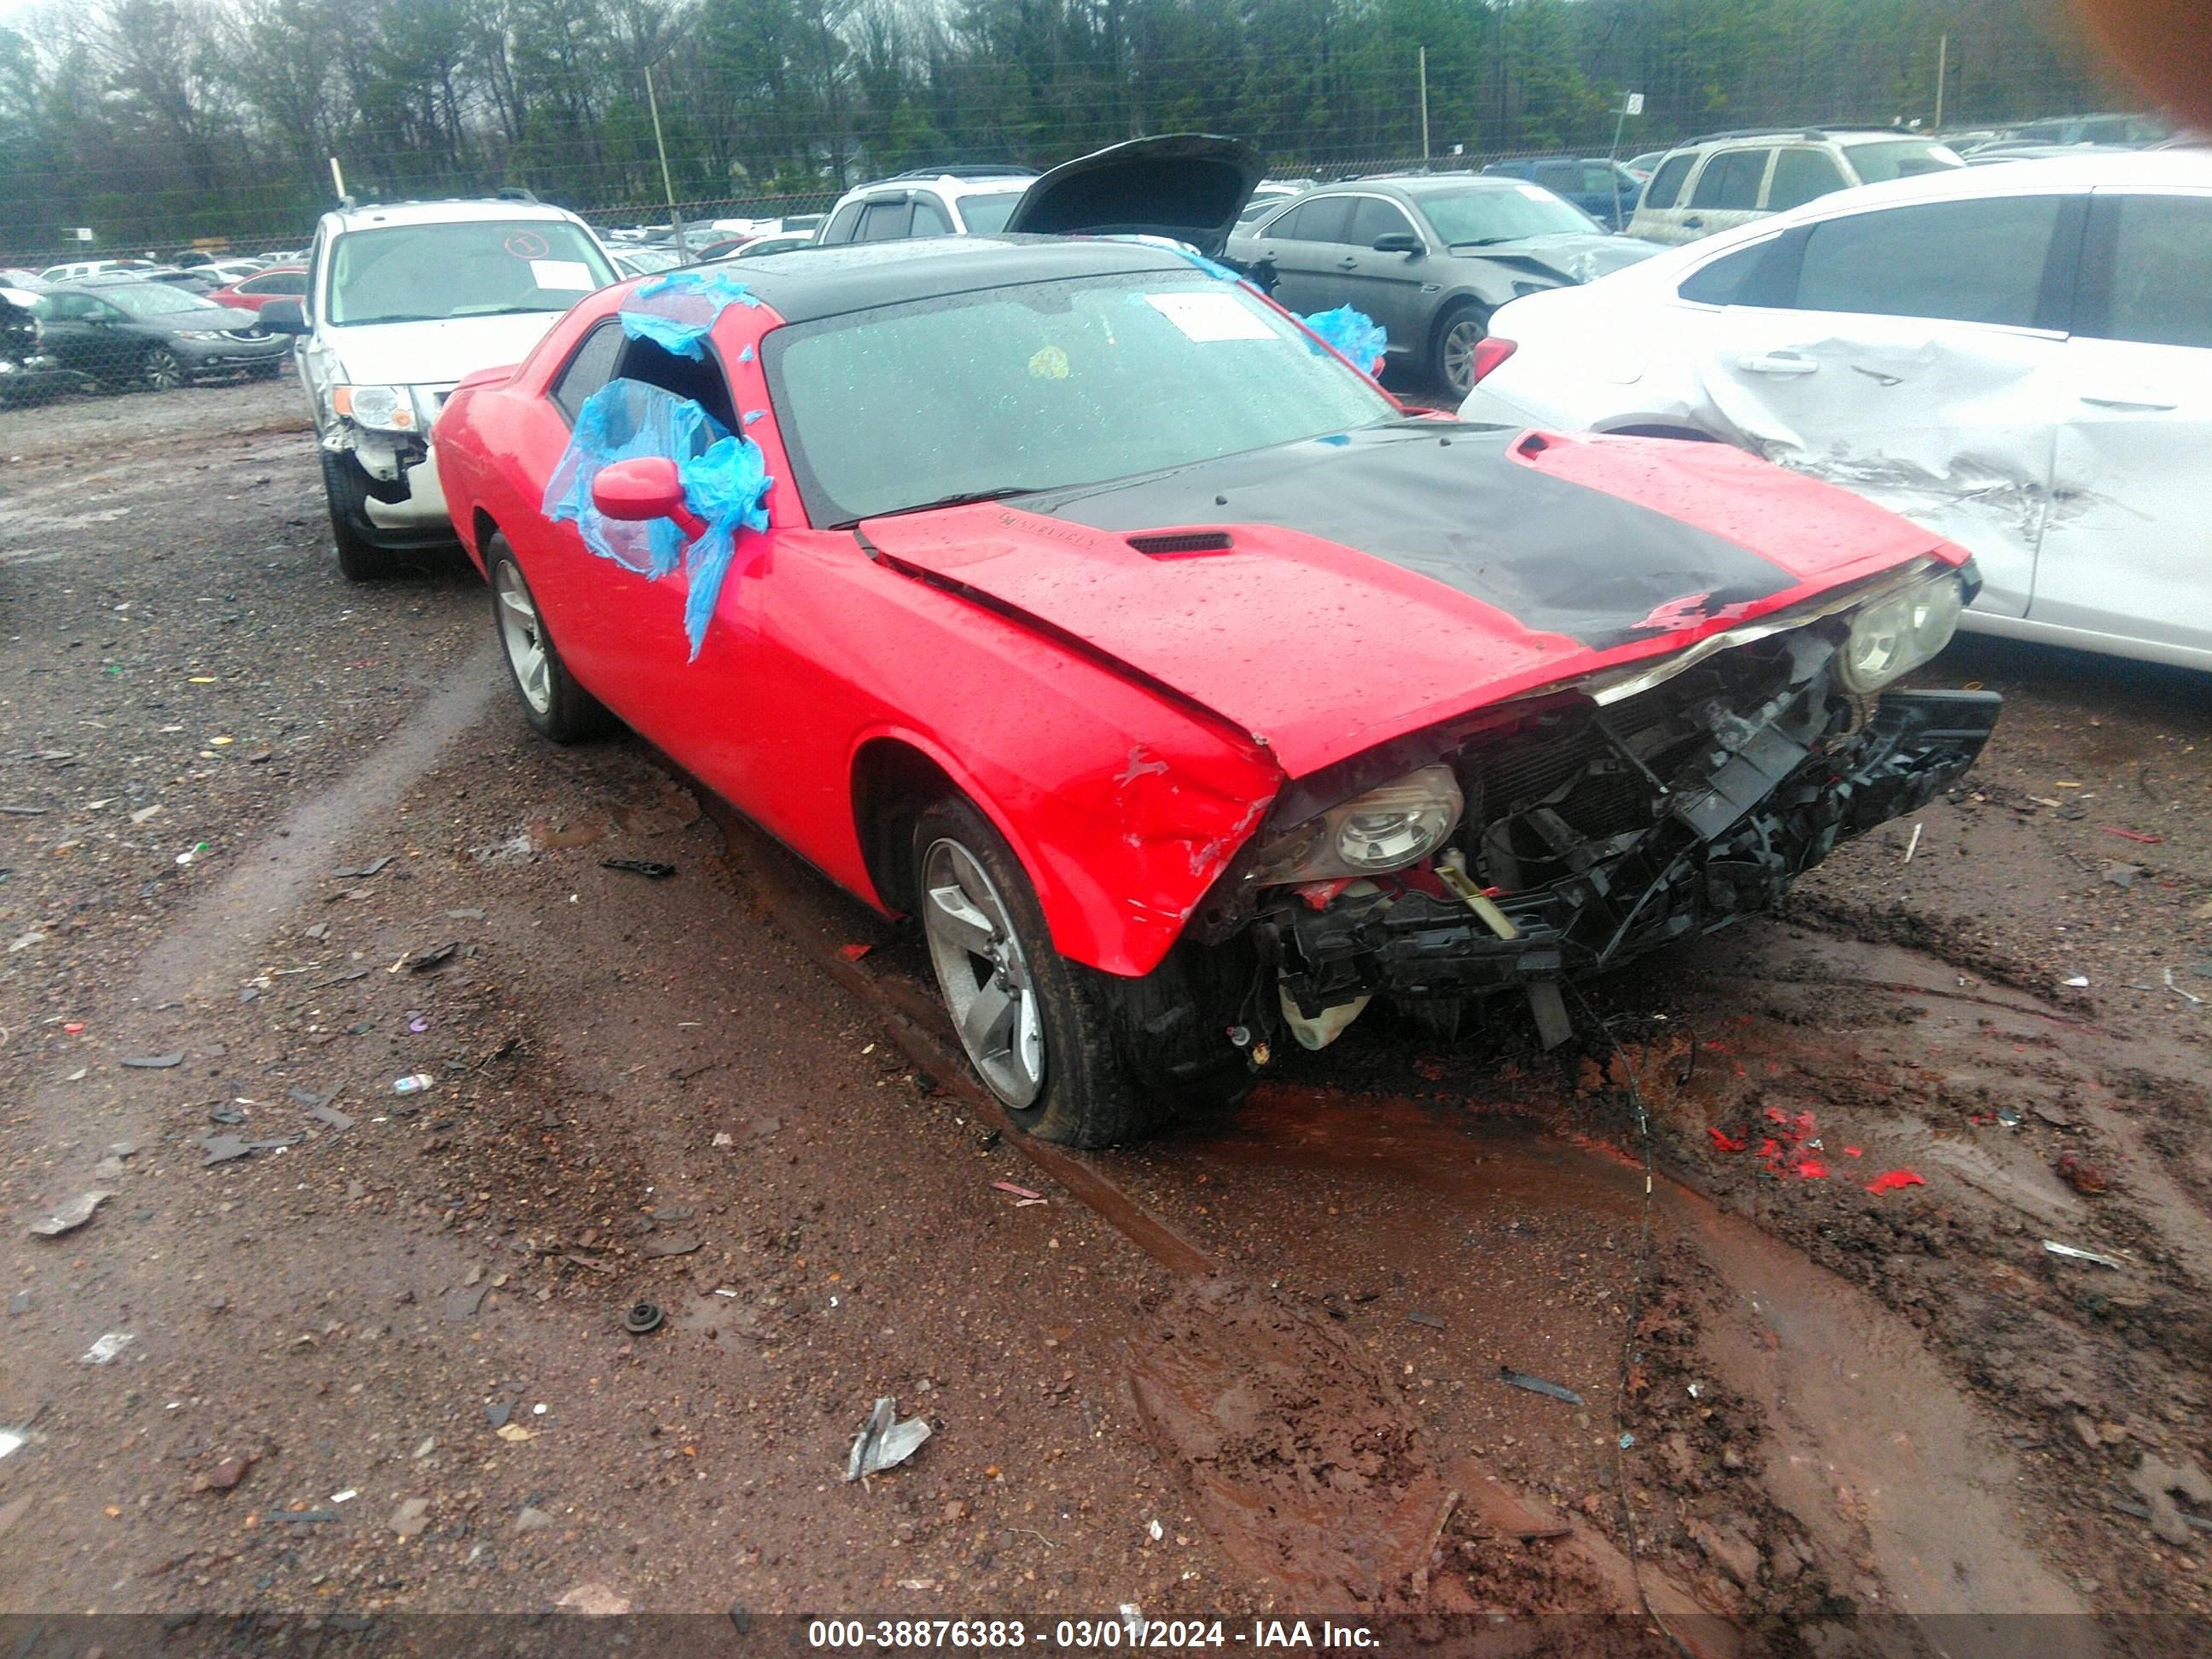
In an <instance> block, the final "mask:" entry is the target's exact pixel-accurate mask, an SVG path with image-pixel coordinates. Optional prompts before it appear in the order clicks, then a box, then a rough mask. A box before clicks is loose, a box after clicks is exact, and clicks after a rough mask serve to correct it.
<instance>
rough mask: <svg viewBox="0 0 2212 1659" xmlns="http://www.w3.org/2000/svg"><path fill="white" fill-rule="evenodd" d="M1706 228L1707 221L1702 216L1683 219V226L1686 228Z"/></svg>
mask: <svg viewBox="0 0 2212 1659" xmlns="http://www.w3.org/2000/svg"><path fill="white" fill-rule="evenodd" d="M1682 228H1683V229H1685V230H1703V229H1704V228H1705V221H1704V220H1703V219H1702V218H1698V219H1685V220H1683V221H1682Z"/></svg>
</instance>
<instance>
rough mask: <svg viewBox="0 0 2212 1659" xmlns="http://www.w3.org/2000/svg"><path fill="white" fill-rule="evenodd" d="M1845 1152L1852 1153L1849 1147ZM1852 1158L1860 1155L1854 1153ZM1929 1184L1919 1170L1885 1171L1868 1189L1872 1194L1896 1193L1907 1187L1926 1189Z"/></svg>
mask: <svg viewBox="0 0 2212 1659" xmlns="http://www.w3.org/2000/svg"><path fill="white" fill-rule="evenodd" d="M1844 1151H1846V1152H1850V1148H1849V1147H1845V1148H1844ZM1851 1156H1852V1157H1854V1158H1856V1157H1857V1156H1858V1154H1857V1152H1852V1153H1851ZM1927 1184H1928V1177H1927V1176H1923V1175H1922V1174H1921V1173H1920V1171H1919V1170H1883V1171H1882V1172H1881V1174H1880V1175H1878V1176H1875V1178H1874V1179H1873V1180H1872V1181H1869V1182H1867V1184H1866V1189H1867V1190H1868V1191H1869V1192H1870V1193H1894V1192H1900V1191H1902V1190H1903V1189H1904V1188H1907V1187H1925V1186H1926V1185H1927Z"/></svg>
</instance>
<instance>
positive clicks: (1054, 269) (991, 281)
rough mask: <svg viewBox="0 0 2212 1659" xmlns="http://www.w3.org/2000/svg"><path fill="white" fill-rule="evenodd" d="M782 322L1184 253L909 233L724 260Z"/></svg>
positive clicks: (1176, 262) (1170, 262)
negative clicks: (901, 236) (895, 238)
mask: <svg viewBox="0 0 2212 1659" xmlns="http://www.w3.org/2000/svg"><path fill="white" fill-rule="evenodd" d="M718 268H720V269H727V270H731V271H733V272H738V271H741V272H742V274H743V279H744V284H745V286H746V287H747V288H748V289H751V290H752V292H753V294H754V295H756V296H757V297H758V298H759V299H760V300H761V301H763V303H764V304H767V305H769V306H772V307H775V310H776V312H777V313H778V314H779V315H781V317H782V318H783V319H785V320H786V321H787V322H793V323H802V322H808V321H811V320H812V319H815V318H817V317H835V316H837V315H839V314H840V313H844V312H848V311H866V310H868V309H870V308H871V307H875V306H891V305H899V304H902V303H903V302H905V301H909V300H934V299H939V298H942V297H943V296H945V295H949V294H967V293H972V292H974V291H975V290H976V289H990V288H1009V287H1012V286H1013V285H1014V284H1015V283H1048V282H1052V281H1054V280H1056V279H1061V278H1067V277H1075V276H1118V275H1121V274H1124V273H1132V274H1133V273H1137V272H1142V271H1162V272H1188V271H1189V270H1193V269H1194V268H1195V266H1194V262H1193V261H1192V260H1191V259H1190V258H1186V257H1185V256H1184V255H1182V254H1180V253H1177V252H1174V251H1173V250H1172V249H1170V248H1164V247H1154V246H1149V245H1147V244H1145V243H1142V242H1117V241H1109V240H1104V239H1103V238H1097V237H1080V236H918V237H914V238H911V239H908V240H904V241H892V242H848V243H843V244H841V245H839V246H833V247H821V246H815V247H802V248H793V250H792V251H791V252H788V253H770V254H767V255H764V256H763V257H762V258H757V259H747V260H745V261H744V263H743V264H742V265H738V264H732V265H729V266H726V267H718Z"/></svg>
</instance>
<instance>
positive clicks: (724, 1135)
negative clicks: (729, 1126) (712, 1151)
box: [714, 1129, 738, 1146]
mask: <svg viewBox="0 0 2212 1659" xmlns="http://www.w3.org/2000/svg"><path fill="white" fill-rule="evenodd" d="M737 1144H738V1140H737V1137H736V1136H735V1135H732V1133H729V1131H728V1130H726V1129H717V1130H715V1131H714V1145H715V1146H736V1145H737Z"/></svg>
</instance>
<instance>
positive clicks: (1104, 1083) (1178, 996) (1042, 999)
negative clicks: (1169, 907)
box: [913, 797, 1250, 1146]
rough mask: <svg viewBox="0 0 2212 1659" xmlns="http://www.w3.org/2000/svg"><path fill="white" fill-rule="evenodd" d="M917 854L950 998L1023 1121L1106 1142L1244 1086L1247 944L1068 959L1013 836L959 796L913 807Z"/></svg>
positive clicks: (934, 955) (1019, 1123)
mask: <svg viewBox="0 0 2212 1659" xmlns="http://www.w3.org/2000/svg"><path fill="white" fill-rule="evenodd" d="M913 868H914V870H915V873H916V882H915V908H916V909H917V910H918V912H919V913H920V915H921V930H922V936H923V938H924V939H925V940H926V941H927V945H928V947H929V957H930V964H931V966H932V967H933V969H935V971H936V975H937V983H938V989H939V992H940V993H941V994H942V995H943V997H944V999H945V1010H946V1012H948V1013H949V1014H951V1018H952V1024H953V1029H954V1030H956V1031H957V1032H958V1034H959V1037H960V1044H961V1047H962V1048H963V1049H964V1050H965V1051H966V1053H967V1055H968V1060H969V1064H970V1065H972V1066H974V1067H975V1071H976V1073H977V1075H978V1076H979V1077H981V1079H982V1080H983V1083H984V1085H985V1086H986V1087H987V1088H988V1089H989V1090H990V1091H991V1092H992V1094H993V1095H994V1096H996V1097H997V1098H998V1100H999V1102H1000V1104H1001V1105H1002V1106H1003V1107H1005V1109H1006V1115H1007V1116H1008V1117H1009V1118H1010V1119H1011V1120H1012V1121H1013V1123H1014V1124H1015V1126H1016V1127H1018V1128H1020V1129H1023V1130H1024V1131H1026V1132H1027V1133H1030V1134H1033V1135H1036V1137H1037V1138H1038V1139H1041V1140H1050V1141H1056V1142H1059V1143H1060V1144H1061V1145H1063V1146H1113V1145H1115V1144H1116V1143H1117V1142H1121V1141H1126V1140H1133V1139H1136V1138H1137V1137H1139V1136H1140V1135H1142V1134H1144V1133H1146V1131H1148V1130H1150V1129H1152V1128H1155V1127H1158V1126H1159V1125H1160V1124H1162V1123H1163V1122H1164V1121H1167V1120H1168V1119H1170V1118H1172V1117H1174V1116H1176V1115H1182V1114H1183V1113H1187V1112H1190V1111H1194V1110H1198V1109H1205V1108H1208V1107H1214V1108H1218V1107H1225V1106H1230V1105H1234V1104H1235V1103H1237V1101H1239V1100H1241V1099H1242V1098H1243V1096H1244V1093H1245V1091H1246V1090H1247V1089H1248V1088H1249V1085H1250V1074H1249V1070H1248V1069H1247V1067H1246V1066H1245V1064H1244V1059H1243V1054H1242V1052H1241V1051H1240V1050H1238V1049H1237V1048H1233V1047H1232V1046H1231V1044H1230V1042H1229V1040H1228V1037H1227V1035H1226V1028H1227V1026H1228V1024H1229V1023H1230V1020H1231V1018H1233V1014H1234V1009H1235V1003H1236V1000H1237V996H1238V994H1239V992H1240V989H1241V988H1243V987H1249V982H1250V980H1249V975H1243V977H1242V978H1241V979H1240V977H1239V973H1240V969H1241V958H1234V957H1231V956H1229V955H1221V954H1217V953H1215V952H1210V951H1202V950H1201V949H1200V947H1197V946H1178V947H1177V950H1176V952H1175V953H1174V954H1171V955H1170V957H1169V958H1168V960H1167V961H1166V962H1164V963H1162V964H1161V965H1160V967H1158V969H1154V970H1153V971H1152V973H1151V974H1148V975H1146V976H1145V977H1144V978H1142V979H1135V980H1132V979H1124V978H1121V977H1119V976H1116V975H1110V974H1104V973H1101V972H1099V971H1098V970H1097V969H1092V968H1087V967H1085V966H1084V965H1083V964H1081V963H1074V962H1070V961H1068V960H1067V959H1066V957H1062V956H1061V955H1060V953H1059V952H1058V951H1055V950H1054V948H1053V944H1052V936H1051V933H1050V931H1049V930H1048V928H1047V927H1046V925H1045V921H1044V913H1043V910H1042V908H1041V907H1040V906H1039V904H1038V902H1037V899H1036V892H1035V890H1033V889H1032V888H1031V887H1030V882H1029V878H1028V876H1027V875H1026V874H1025V873H1024V872H1023V869H1022V866H1021V863H1020V861H1019V860H1018V859H1016V858H1015V856H1014V854H1013V851H1012V848H1009V847H1008V846H1007V845H1006V841H1005V839H1004V837H1002V836H1000V834H999V832H998V831H997V829H994V828H993V827H992V825H991V823H990V822H989V820H987V818H985V817H983V815H982V814H981V812H979V811H976V810H975V807H974V806H973V805H970V804H969V802H968V801H966V800H963V799H959V798H958V797H952V798H950V799H944V800H940V801H939V802H937V803H936V804H935V805H932V806H930V807H928V808H927V809H926V810H925V811H923V812H922V813H921V816H920V817H919V818H918V819H917V820H916V822H915V830H914V865H913Z"/></svg>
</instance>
